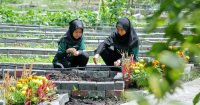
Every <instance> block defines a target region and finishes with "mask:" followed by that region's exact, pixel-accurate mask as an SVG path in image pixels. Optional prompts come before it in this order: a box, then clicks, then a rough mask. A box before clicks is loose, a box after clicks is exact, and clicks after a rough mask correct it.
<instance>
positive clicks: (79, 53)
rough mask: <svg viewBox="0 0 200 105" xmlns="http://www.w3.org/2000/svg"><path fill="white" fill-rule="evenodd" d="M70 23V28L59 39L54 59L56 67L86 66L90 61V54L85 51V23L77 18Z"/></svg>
mask: <svg viewBox="0 0 200 105" xmlns="http://www.w3.org/2000/svg"><path fill="white" fill-rule="evenodd" d="M69 25H70V26H69V30H68V31H67V32H66V33H65V34H64V35H63V37H62V38H61V39H60V41H59V47H58V52H57V54H56V55H55V57H54V59H53V66H54V68H68V67H77V66H79V67H84V66H86V64H87V62H88V59H89V56H88V54H87V53H85V52H83V50H84V49H85V45H84V39H83V23H82V22H81V21H80V20H77V19H75V20H72V21H71V22H70V23H69Z"/></svg>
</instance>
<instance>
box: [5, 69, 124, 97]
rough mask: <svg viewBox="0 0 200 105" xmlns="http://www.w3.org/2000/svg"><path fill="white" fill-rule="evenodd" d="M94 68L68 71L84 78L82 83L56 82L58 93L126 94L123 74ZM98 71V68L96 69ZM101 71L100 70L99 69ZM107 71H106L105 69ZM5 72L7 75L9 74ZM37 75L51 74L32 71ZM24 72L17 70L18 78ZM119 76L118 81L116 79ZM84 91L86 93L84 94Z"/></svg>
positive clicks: (90, 94) (12, 71) (99, 95)
mask: <svg viewBox="0 0 200 105" xmlns="http://www.w3.org/2000/svg"><path fill="white" fill-rule="evenodd" d="M91 69H92V68H90V71H88V70H85V71H80V70H74V71H67V72H68V73H75V74H76V75H78V76H80V77H82V81H54V82H55V83H56V86H57V89H58V91H57V93H58V94H62V93H66V92H67V93H69V95H71V94H75V95H74V96H77V94H78V93H79V94H80V96H83V97H84V95H89V96H90V97H95V96H98V97H102V98H105V97H113V95H116V96H120V94H122V93H123V92H124V87H125V83H124V81H123V78H122V73H121V72H117V71H101V70H100V71H91ZM94 69H96V68H94ZM99 69H100V68H99ZM104 70H105V69H104ZM7 71H9V73H10V75H11V76H13V75H14V69H13V70H7ZM7 71H5V73H6V72H7ZM36 71H37V75H38V76H39V75H47V74H49V73H51V72H55V71H50V70H32V72H36ZM21 72H22V70H17V73H16V74H17V76H21V75H20V73H21ZM116 76H117V79H116V78H115V77H116ZM86 78H93V79H94V78H95V79H99V81H98V82H96V81H86ZM74 86H75V87H76V88H77V89H78V90H79V92H78V93H73V92H72V91H74ZM82 91H83V92H84V93H82ZM79 94H78V95H79Z"/></svg>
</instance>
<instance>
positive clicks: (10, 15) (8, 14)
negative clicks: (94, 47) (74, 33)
mask: <svg viewBox="0 0 200 105" xmlns="http://www.w3.org/2000/svg"><path fill="white" fill-rule="evenodd" d="M0 14H2V17H0V22H20V23H19V24H33V25H35V24H37V25H39V21H43V22H40V25H47V26H66V25H68V23H69V22H70V21H71V20H73V19H80V20H82V21H83V23H95V22H96V17H97V13H95V12H92V11H91V10H75V11H71V10H68V11H62V12H56V13H50V12H47V13H46V12H44V13H41V11H33V10H29V11H28V12H27V14H19V13H15V12H13V11H12V10H5V9H2V10H1V11H0ZM25 21H27V22H25ZM31 21H37V22H31Z"/></svg>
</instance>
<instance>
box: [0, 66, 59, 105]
mask: <svg viewBox="0 0 200 105" xmlns="http://www.w3.org/2000/svg"><path fill="white" fill-rule="evenodd" d="M25 67H26V66H25V64H24V68H23V72H22V76H21V78H20V79H19V80H18V78H16V69H17V67H16V69H15V73H14V74H15V75H14V77H11V78H10V76H9V72H7V74H6V75H5V78H4V83H3V84H2V85H1V87H0V90H1V91H2V90H5V94H4V93H3V94H2V96H5V99H6V104H9V105H10V104H14V105H19V104H23V105H36V104H39V103H41V102H44V101H46V102H50V101H52V100H54V98H56V96H55V94H56V85H55V83H52V81H48V78H49V76H48V75H47V76H46V77H41V76H36V75H35V73H34V74H31V71H32V67H33V64H31V66H30V69H29V70H26V68H25ZM2 98H3V99H4V97H2Z"/></svg>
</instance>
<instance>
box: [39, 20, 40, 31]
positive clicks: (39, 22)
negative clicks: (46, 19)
mask: <svg viewBox="0 0 200 105" xmlns="http://www.w3.org/2000/svg"><path fill="white" fill-rule="evenodd" d="M39 31H40V21H39Z"/></svg>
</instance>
